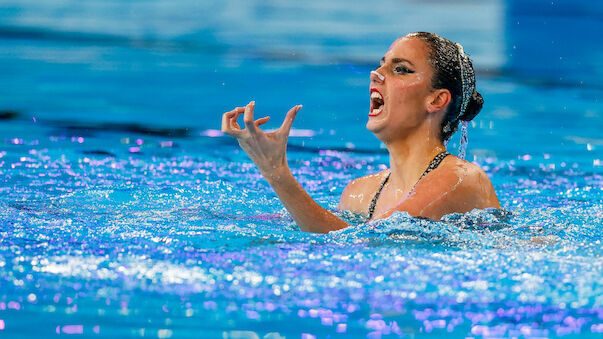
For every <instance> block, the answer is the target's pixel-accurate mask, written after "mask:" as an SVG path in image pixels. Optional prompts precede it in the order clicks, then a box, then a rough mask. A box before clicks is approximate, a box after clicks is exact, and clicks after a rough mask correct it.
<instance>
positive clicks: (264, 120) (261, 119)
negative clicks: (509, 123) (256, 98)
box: [254, 117, 270, 127]
mask: <svg viewBox="0 0 603 339" xmlns="http://www.w3.org/2000/svg"><path fill="white" fill-rule="evenodd" d="M268 120H270V117H263V118H260V119H258V120H256V121H255V122H254V123H255V127H260V126H261V125H263V124H265V123H267V122H268Z"/></svg>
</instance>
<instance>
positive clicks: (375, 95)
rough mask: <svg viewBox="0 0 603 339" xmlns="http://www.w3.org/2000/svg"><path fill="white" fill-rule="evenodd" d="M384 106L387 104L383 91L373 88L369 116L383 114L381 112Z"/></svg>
mask: <svg viewBox="0 0 603 339" xmlns="http://www.w3.org/2000/svg"><path fill="white" fill-rule="evenodd" d="M383 106H385V102H384V101H383V96H382V95H381V93H379V91H378V90H377V89H375V88H373V89H371V110H370V112H369V116H370V117H374V116H377V115H379V114H381V112H383Z"/></svg>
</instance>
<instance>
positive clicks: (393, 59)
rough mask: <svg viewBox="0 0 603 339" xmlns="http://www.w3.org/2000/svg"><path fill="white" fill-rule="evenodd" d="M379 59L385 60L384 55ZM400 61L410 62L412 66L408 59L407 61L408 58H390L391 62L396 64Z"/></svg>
mask: <svg viewBox="0 0 603 339" xmlns="http://www.w3.org/2000/svg"><path fill="white" fill-rule="evenodd" d="M381 61H382V62H385V57H383V58H381ZM400 62H406V63H408V64H410V65H411V66H414V65H413V64H412V62H410V61H408V60H406V59H404V58H392V63H393V64H397V63H400Z"/></svg>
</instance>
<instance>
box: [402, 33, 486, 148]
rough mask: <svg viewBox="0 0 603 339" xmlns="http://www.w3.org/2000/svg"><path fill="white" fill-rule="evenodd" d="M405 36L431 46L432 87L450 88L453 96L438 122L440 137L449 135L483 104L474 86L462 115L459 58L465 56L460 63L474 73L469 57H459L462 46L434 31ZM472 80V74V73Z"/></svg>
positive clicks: (469, 118)
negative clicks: (439, 122)
mask: <svg viewBox="0 0 603 339" xmlns="http://www.w3.org/2000/svg"><path fill="white" fill-rule="evenodd" d="M407 36H408V37H413V38H418V39H421V40H423V41H424V42H425V43H426V44H427V47H428V48H429V50H430V53H429V61H430V63H431V65H432V67H433V70H434V74H433V78H432V79H431V86H432V87H433V88H434V89H442V88H445V89H447V90H449V91H450V94H451V95H452V98H451V100H450V104H448V109H447V110H446V114H445V115H444V118H443V119H442V124H441V126H440V131H441V134H440V138H441V140H442V141H446V140H448V139H450V137H451V136H452V134H454V132H456V130H457V129H458V127H459V121H460V120H463V121H471V120H472V119H473V118H475V116H476V115H477V114H478V113H479V111H480V110H481V109H482V106H483V105H484V99H483V98H482V95H481V94H479V93H478V92H477V91H476V90H475V86H474V88H473V93H472V94H471V98H470V99H469V102H468V103H467V107H466V108H465V112H463V114H462V115H461V116H459V113H460V111H461V104H462V101H463V77H462V69H461V59H464V60H465V62H464V63H463V67H469V68H470V69H469V70H468V71H470V73H471V74H472V75H473V74H474V73H473V64H472V63H471V60H470V59H469V58H468V57H466V58H461V53H462V49H459V45H457V44H455V43H454V42H452V41H450V40H448V39H445V38H442V37H441V36H439V35H437V34H435V33H428V32H415V33H410V34H408V35H407ZM473 83H474V84H475V77H474V76H473Z"/></svg>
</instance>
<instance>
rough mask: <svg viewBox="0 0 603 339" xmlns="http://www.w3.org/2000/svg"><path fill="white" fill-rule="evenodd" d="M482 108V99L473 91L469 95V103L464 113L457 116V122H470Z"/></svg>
mask: <svg viewBox="0 0 603 339" xmlns="http://www.w3.org/2000/svg"><path fill="white" fill-rule="evenodd" d="M483 106H484V98H482V95H481V94H479V92H478V91H476V90H473V94H472V95H471V99H469V103H468V104H467V108H466V109H465V113H463V115H461V116H459V120H463V121H471V120H473V118H475V116H476V115H477V114H478V113H479V111H481V110H482V107H483Z"/></svg>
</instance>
